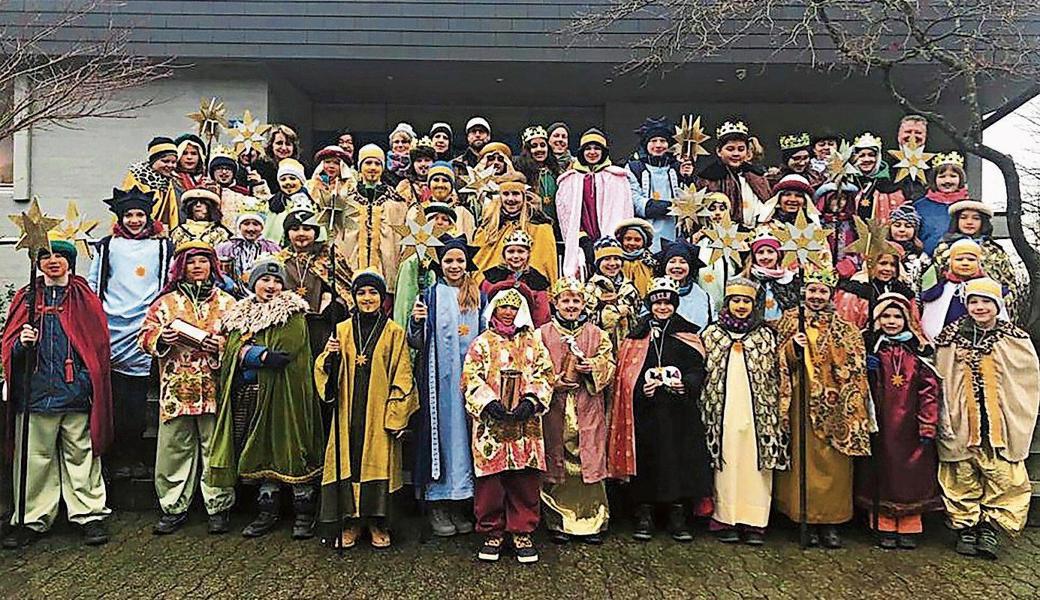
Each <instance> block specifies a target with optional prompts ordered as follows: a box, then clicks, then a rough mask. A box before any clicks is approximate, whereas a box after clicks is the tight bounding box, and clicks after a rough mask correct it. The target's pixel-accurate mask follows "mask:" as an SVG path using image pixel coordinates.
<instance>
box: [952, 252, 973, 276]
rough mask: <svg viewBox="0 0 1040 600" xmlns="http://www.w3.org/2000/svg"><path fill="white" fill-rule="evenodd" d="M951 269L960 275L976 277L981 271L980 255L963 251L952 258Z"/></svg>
mask: <svg viewBox="0 0 1040 600" xmlns="http://www.w3.org/2000/svg"><path fill="white" fill-rule="evenodd" d="M950 270H951V271H953V273H954V274H955V275H958V276H960V277H974V276H975V274H976V273H978V272H979V257H977V256H975V255H974V254H969V253H967V252H963V253H961V254H958V255H957V256H955V257H953V258H952V259H950Z"/></svg>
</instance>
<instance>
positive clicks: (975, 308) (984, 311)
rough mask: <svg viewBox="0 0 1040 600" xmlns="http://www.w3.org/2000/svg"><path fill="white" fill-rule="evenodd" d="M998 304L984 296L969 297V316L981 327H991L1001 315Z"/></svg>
mask: <svg viewBox="0 0 1040 600" xmlns="http://www.w3.org/2000/svg"><path fill="white" fill-rule="evenodd" d="M999 312H1000V311H999V309H998V307H997V303H996V302H994V301H993V300H992V299H990V298H986V297H984V296H968V314H969V315H971V318H972V320H973V321H975V322H976V323H978V324H979V325H986V326H988V325H991V324H992V323H993V322H994V321H996V320H997V314H998V313H999Z"/></svg>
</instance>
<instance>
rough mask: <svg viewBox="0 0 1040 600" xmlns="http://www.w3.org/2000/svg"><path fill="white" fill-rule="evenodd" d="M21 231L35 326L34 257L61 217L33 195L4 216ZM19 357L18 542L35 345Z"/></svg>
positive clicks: (46, 247) (22, 531)
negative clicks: (51, 213) (18, 211)
mask: <svg viewBox="0 0 1040 600" xmlns="http://www.w3.org/2000/svg"><path fill="white" fill-rule="evenodd" d="M8 218H9V219H11V221H13V222H14V224H15V225H17V226H18V229H19V231H20V233H21V236H20V237H19V239H18V245H17V246H15V250H21V249H23V248H25V249H27V250H28V251H29V285H28V286H27V288H26V293H25V308H26V312H27V315H28V317H27V319H26V323H27V324H28V325H30V326H32V327H35V323H36V259H37V256H39V254H40V252H41V251H50V247H51V246H50V241H49V240H48V237H47V233H48V232H49V231H50V230H52V229H54V228H55V227H57V226H58V223H60V222H61V219H57V218H54V217H48V216H47V215H45V214H43V212H42V211H41V210H40V203H39V200H37V199H36V198H33V201H32V204H31V205H29V210H28V212H23V213H21V214H18V215H10V216H9V217H8ZM24 352H25V353H24V355H23V357H22V361H23V362H22V373H21V378H22V380H21V382H20V383H21V390H20V395H21V399H22V419H21V422H20V423H19V425H18V427H19V429H20V435H21V443H20V444H19V445H18V499H17V503H18V517H17V520H18V534H19V536H20V540H19V541H20V542H21V541H22V540H25V539H26V538H27V537H28V532H27V531H26V525H25V495H26V490H25V488H26V484H27V481H28V471H29V404H30V402H31V401H32V374H33V370H34V366H35V362H36V360H35V359H36V345H35V344H33V345H32V346H26V347H25V348H24Z"/></svg>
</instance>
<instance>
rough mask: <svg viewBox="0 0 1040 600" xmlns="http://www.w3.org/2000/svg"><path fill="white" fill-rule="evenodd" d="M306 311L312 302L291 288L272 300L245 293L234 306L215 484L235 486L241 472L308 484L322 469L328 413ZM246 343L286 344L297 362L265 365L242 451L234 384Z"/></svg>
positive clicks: (213, 462) (210, 475) (212, 469)
mask: <svg viewBox="0 0 1040 600" xmlns="http://www.w3.org/2000/svg"><path fill="white" fill-rule="evenodd" d="M306 312H307V304H306V302H304V301H303V300H302V299H300V297H299V296H297V295H296V294H294V293H291V292H283V293H281V294H279V295H278V296H276V297H275V298H274V299H273V300H271V301H270V302H266V303H264V302H259V301H258V300H256V298H246V299H244V300H240V301H239V302H238V303H237V304H236V305H235V306H234V307H232V309H231V310H230V311H228V313H227V316H226V318H225V320H224V325H225V327H226V328H227V331H228V339H227V345H226V346H225V348H224V355H223V358H222V360H221V368H220V381H221V387H220V395H219V396H218V397H217V426H216V431H215V432H214V439H213V444H212V449H211V451H210V459H209V470H208V472H207V473H206V481H207V482H208V483H209V484H210V485H215V486H230V485H234V484H235V483H236V482H237V480H238V478H242V479H253V480H261V479H266V480H274V481H281V482H284V483H290V484H292V483H304V482H307V481H310V480H312V479H315V478H316V477H317V476H318V475H319V474H320V473H321V463H322V433H321V416H320V410H319V406H318V399H317V397H316V396H315V394H314V381H313V376H312V362H311V353H310V346H309V341H308V338H307V321H306V318H305V315H306ZM245 345H260V346H265V347H267V348H268V350H280V351H282V352H286V353H288V354H289V355H290V356H291V357H292V360H291V361H290V362H289V364H288V365H286V366H285V367H284V368H282V369H270V368H261V369H260V370H259V372H258V378H257V382H258V383H259V388H260V389H259V393H258V397H257V401H256V408H255V411H254V414H253V419H252V423H251V425H250V428H249V431H248V432H247V434H246V439H245V442H244V444H243V447H242V453H241V455H240V456H235V442H234V428H233V416H232V414H233V411H232V401H233V394H232V387H233V385H234V380H235V375H236V372H237V371H238V370H239V354H240V352H241V350H242V347H243V346H245Z"/></svg>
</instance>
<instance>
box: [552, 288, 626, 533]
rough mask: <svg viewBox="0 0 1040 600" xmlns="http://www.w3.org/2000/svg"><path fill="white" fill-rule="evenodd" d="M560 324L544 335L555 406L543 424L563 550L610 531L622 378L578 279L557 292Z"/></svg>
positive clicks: (556, 529) (555, 523) (554, 512)
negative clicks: (615, 389) (612, 455)
mask: <svg viewBox="0 0 1040 600" xmlns="http://www.w3.org/2000/svg"><path fill="white" fill-rule="evenodd" d="M552 302H553V307H554V309H555V312H554V314H553V318H552V321H551V322H549V323H546V324H545V325H542V326H541V327H540V328H538V338H539V339H540V340H541V341H542V343H543V344H545V347H546V349H547V350H548V351H549V357H550V358H551V359H552V362H553V401H552V402H551V403H550V405H549V412H547V413H546V414H545V416H544V417H542V426H543V427H544V432H545V452H546V472H545V477H544V484H543V486H542V502H543V503H544V504H545V507H546V508H545V524H546V527H547V528H548V529H549V531H551V532H552V539H553V541H554V542H556V543H566V542H567V541H568V540H569V539H570V538H571V537H572V536H573V537H576V538H578V539H579V540H581V541H582V542H585V543H587V544H599V543H601V542H602V541H603V539H602V534H603V532H605V531H606V530H607V524H608V521H609V519H610V510H609V509H608V507H607V488H606V486H605V484H604V480H605V479H606V477H607V418H606V414H605V411H604V397H605V392H606V388H607V386H609V385H610V384H611V383H612V382H613V378H614V370H615V363H614V345H613V343H612V342H611V340H610V336H609V335H608V334H607V332H606V331H604V330H602V329H600V328H599V327H597V326H595V325H593V324H592V323H590V322H589V319H588V312H587V310H586V304H585V302H586V297H585V288H584V286H583V285H582V284H581V282H580V281H578V280H576V279H572V278H570V277H561V278H560V279H557V280H556V283H554V284H553V288H552Z"/></svg>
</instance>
